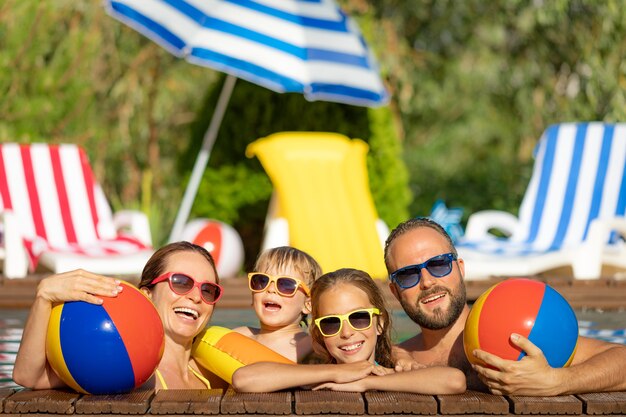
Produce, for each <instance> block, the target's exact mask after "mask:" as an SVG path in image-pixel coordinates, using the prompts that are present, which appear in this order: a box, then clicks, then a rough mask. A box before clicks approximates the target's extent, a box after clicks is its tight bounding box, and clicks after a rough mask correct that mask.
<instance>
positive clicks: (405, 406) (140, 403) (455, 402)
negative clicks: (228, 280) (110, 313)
mask: <svg viewBox="0 0 626 417" xmlns="http://www.w3.org/2000/svg"><path fill="white" fill-rule="evenodd" d="M71 414H80V415H85V416H87V415H90V416H100V417H105V416H119V415H128V414H133V415H146V414H150V415H171V416H180V415H194V414H195V415H198V414H200V415H220V416H225V415H238V416H251V415H268V416H281V415H294V414H295V415H319V414H326V415H328V416H343V415H388V416H396V415H445V416H467V415H474V416H488V415H489V416H493V415H528V414H534V415H551V416H566V415H567V416H572V415H614V416H624V415H626V392H614V393H592V394H582V395H565V396H558V397H527V396H504V397H501V396H495V395H489V394H484V393H479V392H474V391H467V392H465V393H464V394H457V395H437V396H431V395H420V394H409V393H402V392H379V391H369V392H365V393H355V392H335V391H300V390H295V391H281V392H276V393H261V394H250V393H247V394H246V393H236V392H234V391H233V390H232V389H228V390H227V391H226V392H225V393H224V392H223V391H222V390H221V389H213V390H161V391H158V392H155V391H135V392H132V393H130V394H119V395H81V394H77V393H74V392H69V391H56V390H41V391H29V390H22V391H15V390H13V389H1V390H0V417H9V416H11V417H17V416H25V415H33V416H35V415H36V416H44V415H47V416H50V415H71Z"/></svg>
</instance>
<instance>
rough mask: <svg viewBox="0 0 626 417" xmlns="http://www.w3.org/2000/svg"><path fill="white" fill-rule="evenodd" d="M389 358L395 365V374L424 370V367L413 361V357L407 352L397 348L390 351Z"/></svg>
mask: <svg viewBox="0 0 626 417" xmlns="http://www.w3.org/2000/svg"><path fill="white" fill-rule="evenodd" d="M391 356H392V360H393V363H394V364H395V370H396V372H406V371H415V370H418V369H421V368H426V365H424V364H422V363H419V362H418V361H416V360H415V359H413V356H412V355H411V354H410V353H409V352H407V351H406V350H404V349H402V348H399V347H397V346H394V347H393V348H392V349H391Z"/></svg>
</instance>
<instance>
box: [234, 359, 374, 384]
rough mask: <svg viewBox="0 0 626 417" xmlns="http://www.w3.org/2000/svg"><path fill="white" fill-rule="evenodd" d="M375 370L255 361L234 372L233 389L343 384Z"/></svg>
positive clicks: (355, 365) (370, 367)
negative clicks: (326, 383) (329, 383)
mask: <svg viewBox="0 0 626 417" xmlns="http://www.w3.org/2000/svg"><path fill="white" fill-rule="evenodd" d="M376 368H380V367H377V366H375V365H373V364H371V363H369V362H366V361H363V362H357V363H352V364H341V365H335V364H329V365H295V364H294V365H289V364H283V363H273V362H257V363H253V364H250V365H246V366H244V367H241V368H239V369H238V370H237V371H235V373H234V374H233V388H235V390H236V391H239V392H272V391H278V390H281V389H286V388H294V387H301V386H305V385H314V384H321V383H323V382H337V383H346V382H350V381H355V380H358V379H361V378H364V377H366V376H367V375H370V374H372V373H377V372H380V371H378V370H377V369H376Z"/></svg>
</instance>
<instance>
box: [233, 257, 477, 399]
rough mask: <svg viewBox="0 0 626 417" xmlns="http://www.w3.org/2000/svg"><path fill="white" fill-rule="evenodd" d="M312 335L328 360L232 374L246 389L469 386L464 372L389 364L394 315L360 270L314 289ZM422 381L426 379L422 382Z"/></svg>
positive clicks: (440, 390)
mask: <svg viewBox="0 0 626 417" xmlns="http://www.w3.org/2000/svg"><path fill="white" fill-rule="evenodd" d="M311 301H312V305H313V309H312V316H313V324H312V327H311V335H312V338H313V345H314V349H315V351H316V353H318V354H320V355H321V356H323V357H325V358H326V361H327V363H328V364H327V365H285V364H276V363H268V362H260V363H256V364H251V365H248V366H244V367H242V368H240V369H238V370H237V371H236V372H235V374H234V375H233V387H234V388H235V389H236V390H237V391H243V392H268V391H277V390H281V389H286V388H293V387H300V386H303V385H313V386H315V387H314V389H321V388H328V389H332V390H337V391H357V392H362V391H367V390H382V391H406V392H415V393H421V394H453V393H461V392H464V391H465V376H464V375H463V373H462V372H461V371H459V370H458V369H454V368H449V367H432V368H423V369H419V370H414V371H407V372H398V373H396V372H395V371H394V370H393V369H391V367H392V366H393V363H392V361H391V337H390V329H391V317H390V315H389V312H388V310H387V309H386V308H385V303H384V298H383V296H382V293H381V291H380V288H379V287H378V285H376V283H375V282H374V281H373V280H372V278H371V277H370V276H369V275H368V274H367V273H366V272H363V271H360V270H356V269H340V270H338V271H335V272H331V273H328V274H325V275H323V276H322V277H320V278H319V279H318V280H316V281H315V283H314V284H313V288H312V291H311ZM420 382H423V383H420Z"/></svg>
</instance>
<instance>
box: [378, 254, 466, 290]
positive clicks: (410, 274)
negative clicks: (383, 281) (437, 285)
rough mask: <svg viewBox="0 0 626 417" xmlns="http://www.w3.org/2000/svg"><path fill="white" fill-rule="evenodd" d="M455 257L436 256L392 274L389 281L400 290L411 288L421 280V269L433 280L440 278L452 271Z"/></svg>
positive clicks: (451, 255)
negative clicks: (433, 278)
mask: <svg viewBox="0 0 626 417" xmlns="http://www.w3.org/2000/svg"><path fill="white" fill-rule="evenodd" d="M456 259H457V256H456V255H455V254H453V253H444V254H443V255H437V256H434V257H432V258H430V259H429V260H427V261H426V262H423V263H421V264H417V265H408V266H405V267H402V268H400V269H398V270H397V271H394V272H392V273H391V274H390V275H389V279H390V280H391V281H392V282H395V283H396V284H398V286H399V287H400V288H402V289H407V288H413V287H415V286H416V285H417V284H419V282H420V280H421V279H422V269H426V270H427V271H428V273H429V274H430V275H432V276H433V277H435V278H442V277H445V276H446V275H448V274H449V273H450V272H451V271H452V262H453V261H456Z"/></svg>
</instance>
